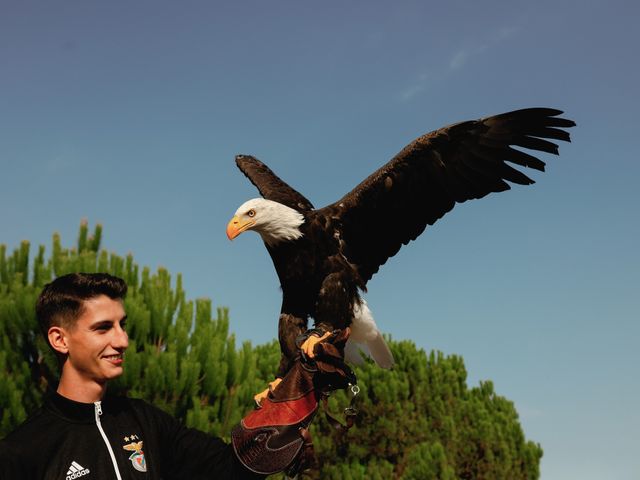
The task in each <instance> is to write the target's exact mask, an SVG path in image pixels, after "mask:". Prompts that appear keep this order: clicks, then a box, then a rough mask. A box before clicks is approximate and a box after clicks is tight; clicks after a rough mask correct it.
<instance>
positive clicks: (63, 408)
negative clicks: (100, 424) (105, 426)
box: [44, 391, 110, 423]
mask: <svg viewBox="0 0 640 480" xmlns="http://www.w3.org/2000/svg"><path fill="white" fill-rule="evenodd" d="M109 403H110V402H109V400H108V399H107V398H104V399H103V400H102V402H101V404H102V409H103V411H104V409H105V408H108V404H109ZM44 407H45V408H46V409H48V410H50V411H51V412H53V413H54V414H56V415H58V416H60V417H63V418H66V419H67V420H70V421H72V422H78V423H92V422H95V418H96V404H95V403H83V402H76V401H75V400H71V399H69V398H66V397H63V396H62V395H60V394H59V393H58V392H55V391H49V392H48V393H47V396H46V398H45V402H44Z"/></svg>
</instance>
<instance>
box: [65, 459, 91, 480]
mask: <svg viewBox="0 0 640 480" xmlns="http://www.w3.org/2000/svg"><path fill="white" fill-rule="evenodd" d="M89 472H90V470H89V469H88V468H84V467H83V466H81V465H80V464H79V463H78V462H76V461H73V462H71V466H70V467H69V470H67V478H66V479H65V480H75V479H76V478H80V477H83V476H85V475H89Z"/></svg>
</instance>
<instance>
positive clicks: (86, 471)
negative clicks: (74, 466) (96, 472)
mask: <svg viewBox="0 0 640 480" xmlns="http://www.w3.org/2000/svg"><path fill="white" fill-rule="evenodd" d="M88 474H89V469H88V468H85V469H84V470H80V471H79V472H75V473H72V474H71V475H67V478H66V480H75V479H76V478H80V477H84V476H85V475H88Z"/></svg>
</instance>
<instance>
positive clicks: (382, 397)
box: [0, 222, 542, 480]
mask: <svg viewBox="0 0 640 480" xmlns="http://www.w3.org/2000/svg"><path fill="white" fill-rule="evenodd" d="M101 236H102V229H101V227H100V226H99V225H98V226H97V227H96V228H95V230H94V232H93V234H92V235H89V231H88V227H87V224H86V222H83V223H82V224H81V226H80V233H79V236H78V242H77V246H76V247H75V248H71V249H65V248H63V247H62V245H61V242H60V237H59V235H57V234H56V235H54V236H53V246H52V253H51V256H50V258H49V259H48V260H46V259H45V248H44V247H43V246H40V247H39V249H38V253H37V255H36V256H35V258H34V259H33V260H32V261H31V262H30V261H29V258H30V257H29V256H30V246H29V243H28V242H23V243H22V244H21V245H20V246H19V247H18V248H17V249H15V250H14V251H13V252H12V253H11V254H8V253H7V249H6V247H5V246H4V245H0V437H3V436H4V435H5V434H6V433H8V432H9V431H11V430H12V429H13V428H15V427H16V426H17V425H18V424H19V423H20V422H22V421H23V420H24V419H25V418H26V416H27V415H28V414H29V413H30V412H31V411H33V410H34V409H35V408H37V406H38V405H39V404H40V402H41V398H42V394H43V392H44V391H45V390H46V388H47V387H48V386H55V384H56V383H57V378H58V371H57V368H58V367H57V363H56V360H55V358H54V356H53V354H52V353H51V352H50V350H49V348H48V347H47V345H46V344H45V342H44V340H43V338H42V336H41V335H40V332H39V331H38V326H37V322H36V319H35V312H34V304H35V300H36V298H37V295H38V294H39V292H40V290H41V289H42V287H43V286H44V284H45V283H47V282H49V281H50V280H51V279H52V278H54V277H56V276H59V275H63V274H65V273H69V272H75V271H84V272H95V271H104V272H109V273H112V274H114V275H118V276H120V277H122V278H124V279H125V280H126V281H127V283H128V285H129V293H128V295H127V298H126V301H125V308H126V311H127V314H128V317H129V322H128V325H129V327H128V329H129V330H128V333H129V337H130V346H129V349H128V350H127V354H126V368H125V373H124V375H123V376H122V377H120V378H119V379H117V380H116V381H114V382H113V383H112V384H111V386H110V390H112V391H113V390H116V391H119V392H122V393H125V394H128V395H130V396H135V397H140V398H144V399H146V400H148V401H150V402H152V403H153V404H155V405H157V406H159V407H160V408H162V409H164V410H165V411H167V412H169V413H170V414H172V415H174V416H176V417H177V418H180V419H182V420H183V421H185V422H186V424H188V425H190V426H194V427H196V428H199V429H202V430H204V431H207V432H210V433H212V434H214V435H218V436H222V437H226V436H228V434H229V432H230V430H231V427H232V426H233V425H234V424H235V423H237V422H238V421H239V420H240V419H241V417H242V416H243V415H244V414H245V413H247V411H248V410H250V409H251V408H252V406H253V399H252V398H253V395H254V394H255V393H256V392H258V391H260V390H262V389H263V388H264V387H265V384H266V383H267V381H269V380H271V379H272V376H273V373H274V372H275V371H276V367H277V364H278V361H279V356H280V352H279V348H278V343H277V342H276V341H275V340H274V341H273V342H270V343H268V344H265V345H258V346H256V347H252V345H251V344H250V343H249V342H245V343H243V344H242V345H241V346H240V347H237V346H236V341H235V337H234V335H233V334H230V333H229V317H228V312H227V310H226V309H223V308H217V309H216V310H215V312H214V311H213V307H212V304H211V301H210V300H209V299H196V300H195V301H194V300H187V298H186V294H185V292H184V290H183V288H182V279H181V277H180V275H178V276H177V277H176V279H175V281H174V282H173V281H172V278H171V275H170V274H169V272H167V271H166V270H165V269H163V268H160V269H158V270H157V271H156V272H155V273H151V271H150V270H149V269H148V268H143V269H142V270H140V269H139V268H138V265H137V264H135V262H134V261H133V257H132V256H131V255H128V256H126V257H121V256H118V255H116V254H114V253H107V252H106V251H105V250H101V249H100V239H101ZM30 264H31V272H30V271H29V265H30ZM389 343H390V347H391V349H392V351H393V354H394V356H395V358H396V367H394V369H393V370H382V369H380V368H378V367H376V366H374V365H373V364H371V363H366V364H365V365H363V366H361V367H357V368H356V369H355V370H356V373H357V375H358V380H359V386H360V387H361V393H360V394H359V395H358V397H357V400H356V406H357V408H358V409H359V412H360V413H359V415H358V417H357V420H356V425H355V426H354V427H353V428H352V429H351V430H349V431H348V432H347V433H346V434H341V433H339V432H337V431H336V430H334V429H333V428H332V427H331V426H330V425H329V423H328V422H327V421H326V419H325V418H324V415H323V414H322V411H320V412H319V414H318V416H317V417H316V420H315V421H314V424H313V426H312V434H313V438H314V444H315V447H316V455H317V459H318V468H316V469H314V470H311V471H309V472H307V473H306V474H304V475H303V477H304V478H312V479H317V478H322V479H335V480H338V479H340V480H350V479H351V480H360V479H363V480H364V479H367V480H370V479H373V480H378V479H380V480H383V479H402V480H409V479H416V480H417V479H421V480H430V479H440V480H453V479H456V480H457V479H478V480H480V479H491V480H495V479H505V480H507V479H508V480H520V479H522V480H525V479H526V480H529V479H536V478H538V477H539V463H540V458H541V457H542V449H541V448H540V446H539V445H537V444H535V443H533V442H528V441H526V440H525V437H524V434H523V432H522V429H521V427H520V424H519V422H518V415H517V412H516V410H515V408H514V406H513V404H512V403H511V402H510V401H508V400H506V399H505V398H503V397H500V396H499V395H496V393H495V392H494V388H493V384H492V383H491V382H482V383H481V384H480V385H479V386H478V387H474V388H471V389H469V388H468V387H467V384H466V378H467V374H466V370H465V367H464V363H463V361H462V358H460V357H458V356H448V357H445V356H444V355H443V354H442V353H439V352H431V353H430V354H429V355H427V354H426V353H425V352H424V351H423V350H419V349H417V348H416V347H415V345H414V344H413V343H411V342H407V341H402V342H393V341H390V342H389ZM348 401H349V399H348V398H347V394H346V393H345V392H342V391H340V392H336V393H335V394H334V395H332V396H331V397H330V398H329V402H328V408H329V410H330V411H331V412H334V413H335V412H339V411H340V410H341V409H342V408H344V407H345V406H347V404H348ZM280 477H281V476H274V478H280Z"/></svg>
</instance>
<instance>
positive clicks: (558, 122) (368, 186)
mask: <svg viewBox="0 0 640 480" xmlns="http://www.w3.org/2000/svg"><path fill="white" fill-rule="evenodd" d="M561 113H562V112H561V111H560V110H554V109H549V108H530V109H525V110H517V111H514V112H508V113H503V114H501V115H495V116H492V117H487V118H484V119H480V120H476V121H468V122H462V123H458V124H455V125H451V126H448V127H445V128H441V129H439V130H436V131H434V132H431V133H428V134H426V135H423V136H422V137H419V138H417V139H416V140H414V141H413V142H411V143H410V144H409V145H407V146H406V147H405V148H404V149H403V150H402V151H401V152H400V153H398V155H396V156H395V157H394V158H393V159H392V160H391V161H390V162H389V163H387V164H386V165H384V166H383V167H382V168H380V169H378V170H377V171H376V172H374V173H373V174H372V175H370V176H369V177H368V178H366V179H365V180H364V181H363V182H362V183H361V184H360V185H358V186H357V187H356V188H355V189H354V190H352V191H351V192H350V193H348V194H347V195H345V196H344V197H343V198H342V199H341V200H339V201H338V202H336V203H334V204H333V205H330V206H328V207H326V209H323V210H321V211H319V212H318V213H323V212H324V213H325V214H329V215H331V216H332V217H333V218H339V219H340V220H341V227H342V240H343V245H345V248H346V252H345V254H346V256H347V258H348V259H349V260H350V261H351V262H352V263H355V264H356V265H357V266H358V269H359V271H360V274H361V276H362V278H363V280H364V281H367V280H369V279H370V278H371V276H372V275H373V274H374V273H375V272H377V271H378V269H379V267H380V266H381V265H383V264H384V263H385V262H386V260H387V259H388V258H389V257H392V256H393V255H395V254H396V253H397V252H398V250H399V249H400V247H401V245H403V244H407V243H409V242H410V241H411V240H414V239H415V238H416V237H417V236H418V235H420V234H421V233H422V232H423V231H424V229H425V227H426V226H427V225H433V224H434V223H435V222H436V221H437V220H438V219H439V218H441V217H442V216H443V215H444V214H445V213H447V212H448V211H450V210H451V209H452V208H453V207H454V205H455V204H456V203H461V202H464V201H466V200H470V199H475V198H482V197H484V196H485V195H487V194H489V193H492V192H501V191H504V190H508V189H509V188H510V186H509V184H508V183H507V182H511V183H517V184H521V185H529V184H532V183H534V182H533V180H531V179H530V178H529V177H527V176H526V175H525V174H524V173H522V172H520V171H519V170H517V169H516V168H514V167H512V166H511V165H509V163H511V164H514V165H516V166H522V167H528V168H532V169H535V170H540V171H544V166H545V164H544V162H543V161H541V160H540V159H538V158H536V157H534V156H532V155H530V154H528V153H525V152H523V151H521V150H518V149H517V148H512V147H521V148H526V149H529V150H537V151H542V152H546V153H551V154H555V155H557V154H558V146H557V145H556V144H555V143H553V142H551V141H549V140H547V139H553V140H562V141H570V138H569V133H568V132H566V131H564V130H561V129H562V128H569V127H572V126H574V125H575V123H574V122H573V121H571V120H567V119H563V118H559V117H558V115H560V114H561ZM507 162H508V163H507Z"/></svg>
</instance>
